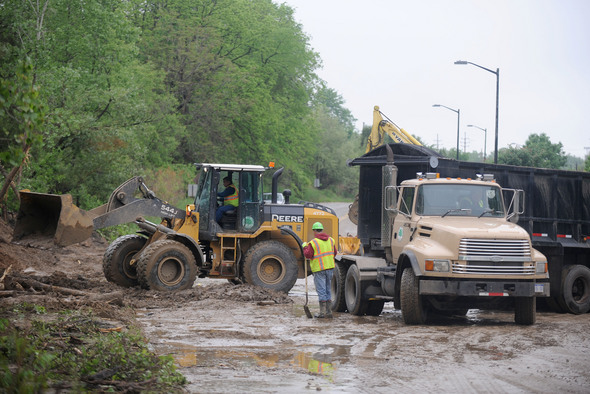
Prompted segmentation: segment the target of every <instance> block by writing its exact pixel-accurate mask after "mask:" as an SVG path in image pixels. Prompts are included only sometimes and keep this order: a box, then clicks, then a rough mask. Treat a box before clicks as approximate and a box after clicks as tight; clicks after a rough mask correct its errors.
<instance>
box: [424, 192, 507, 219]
mask: <svg viewBox="0 0 590 394" xmlns="http://www.w3.org/2000/svg"><path fill="white" fill-rule="evenodd" d="M416 214H418V215H424V216H476V217H482V216H483V217H485V216H494V217H498V216H504V205H503V203H502V195H501V193H500V188H498V187H497V186H491V185H490V186H488V185H466V184H435V185H421V186H420V187H419V188H418V193H417V195H416Z"/></svg>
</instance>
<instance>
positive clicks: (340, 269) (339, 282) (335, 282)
mask: <svg viewBox="0 0 590 394" xmlns="http://www.w3.org/2000/svg"><path fill="white" fill-rule="evenodd" d="M345 281H346V266H345V265H344V264H342V263H339V262H336V264H335V266H334V277H333V279H332V284H331V288H330V292H331V293H332V310H333V311H334V312H345V311H346V299H345V297H344V283H345Z"/></svg>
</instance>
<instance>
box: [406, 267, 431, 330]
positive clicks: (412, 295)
mask: <svg viewBox="0 0 590 394" xmlns="http://www.w3.org/2000/svg"><path fill="white" fill-rule="evenodd" d="M400 298H401V301H400V303H401V310H402V317H403V318H404V323H406V324H424V323H426V319H427V318H428V308H427V306H426V302H425V300H424V299H423V297H422V296H420V293H419V281H418V278H417V277H416V275H415V274H414V270H413V269H412V268H411V267H408V268H406V269H404V272H403V273H402V282H401V286H400Z"/></svg>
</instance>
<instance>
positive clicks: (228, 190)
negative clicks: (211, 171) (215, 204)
mask: <svg viewBox="0 0 590 394" xmlns="http://www.w3.org/2000/svg"><path fill="white" fill-rule="evenodd" d="M223 186H224V187H225V189H224V190H223V191H222V192H219V193H217V196H218V197H223V205H222V206H221V207H219V208H217V211H216V212H215V221H216V222H217V223H219V224H221V223H220V222H221V218H222V217H223V213H224V212H228V211H232V210H234V209H236V208H237V206H238V204H239V200H238V188H237V187H235V186H234V184H233V183H232V181H231V177H229V176H226V177H225V178H223Z"/></svg>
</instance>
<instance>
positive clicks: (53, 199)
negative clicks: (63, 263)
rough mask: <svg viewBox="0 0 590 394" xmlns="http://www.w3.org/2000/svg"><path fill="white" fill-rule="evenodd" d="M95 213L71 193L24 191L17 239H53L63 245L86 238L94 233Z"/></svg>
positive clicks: (21, 198)
mask: <svg viewBox="0 0 590 394" xmlns="http://www.w3.org/2000/svg"><path fill="white" fill-rule="evenodd" d="M92 219H93V215H91V214H89V213H88V212H86V211H84V210H82V209H80V208H78V207H77V206H75V205H74V204H73V203H72V196H71V195H69V194H63V195H57V194H42V193H33V192H20V208H19V210H18V215H17V218H16V225H15V226H14V233H13V239H14V240H20V239H23V238H27V239H34V240H44V239H53V242H54V243H55V244H57V245H59V246H68V245H72V244H75V243H77V242H82V241H84V240H86V239H88V238H90V236H91V235H92V231H93V225H92Z"/></svg>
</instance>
